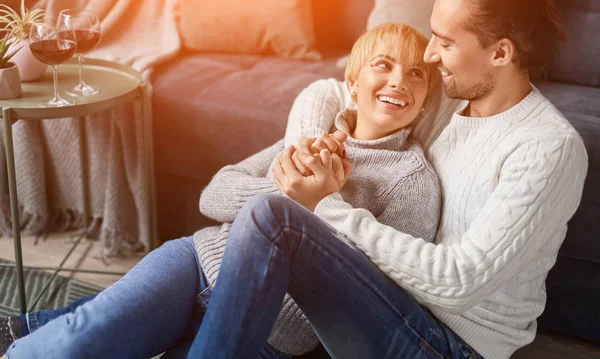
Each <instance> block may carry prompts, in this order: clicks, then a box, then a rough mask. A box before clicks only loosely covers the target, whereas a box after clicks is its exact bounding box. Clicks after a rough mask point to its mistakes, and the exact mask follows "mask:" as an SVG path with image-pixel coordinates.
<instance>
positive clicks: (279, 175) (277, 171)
mask: <svg viewBox="0 0 600 359" xmlns="http://www.w3.org/2000/svg"><path fill="white" fill-rule="evenodd" d="M271 171H273V175H274V176H273V177H274V178H275V185H276V186H277V188H278V189H279V192H281V193H285V192H284V191H283V184H282V182H281V181H282V180H283V179H284V178H285V173H283V168H281V165H280V164H279V161H278V162H276V163H275V164H274V165H273V167H272V168H271Z"/></svg>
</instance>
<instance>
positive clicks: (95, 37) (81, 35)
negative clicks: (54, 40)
mask: <svg viewBox="0 0 600 359" xmlns="http://www.w3.org/2000/svg"><path fill="white" fill-rule="evenodd" d="M73 32H74V33H75V38H76V39H75V41H76V42H77V49H76V50H75V53H77V54H84V53H86V52H88V51H90V50H93V49H94V47H96V45H98V43H99V42H100V32H99V31H92V30H73ZM61 34H62V32H61V33H59V37H61V36H60V35H61ZM65 37H67V38H68V37H69V35H67V36H65Z"/></svg>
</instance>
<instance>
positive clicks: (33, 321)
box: [18, 294, 97, 336]
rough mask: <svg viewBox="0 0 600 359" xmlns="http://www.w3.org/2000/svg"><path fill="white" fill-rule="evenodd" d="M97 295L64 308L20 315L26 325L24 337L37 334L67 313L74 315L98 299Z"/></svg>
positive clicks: (84, 298)
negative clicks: (37, 331)
mask: <svg viewBox="0 0 600 359" xmlns="http://www.w3.org/2000/svg"><path fill="white" fill-rule="evenodd" d="M96 295H97V294H94V295H90V296H87V297H83V298H79V299H77V300H76V301H74V302H73V303H69V304H67V305H66V306H64V307H62V308H57V309H44V310H38V311H37V312H31V313H27V314H21V315H19V317H18V318H19V319H21V320H23V323H24V324H25V332H24V333H23V334H24V335H22V336H25V335H29V334H31V333H33V332H35V331H36V330H38V329H39V328H41V327H43V326H44V325H46V324H48V322H50V321H52V320H54V319H56V318H58V317H60V316H61V315H64V314H67V313H73V312H74V311H75V309H77V308H79V307H80V306H82V305H84V304H85V303H87V302H89V301H90V300H92V299H94V298H96Z"/></svg>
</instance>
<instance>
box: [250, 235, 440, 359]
mask: <svg viewBox="0 0 600 359" xmlns="http://www.w3.org/2000/svg"><path fill="white" fill-rule="evenodd" d="M286 229H288V230H290V231H294V232H296V233H297V234H300V236H306V237H308V238H310V239H311V243H313V244H314V245H317V246H319V247H320V249H322V250H323V251H325V252H327V254H328V255H329V256H330V257H332V258H335V260H337V261H338V262H339V263H341V264H342V265H344V266H345V267H346V268H347V269H354V267H353V266H351V265H350V264H349V263H347V262H346V261H344V260H343V258H338V257H337V255H335V256H334V255H333V252H331V251H330V250H329V249H328V248H326V247H325V246H323V245H321V244H319V242H318V241H317V240H316V238H314V237H313V236H312V235H310V234H309V233H308V232H305V231H304V230H302V229H298V228H295V227H292V226H290V225H289V224H288V225H286V226H283V227H282V228H281V229H280V230H279V231H278V232H277V234H276V235H275V236H274V237H275V238H274V239H277V238H278V237H279V236H280V235H281V234H282V232H284V231H285V230H286ZM333 231H335V232H336V233H337V230H335V229H333ZM261 232H262V230H261ZM263 234H264V232H263ZM265 236H266V237H267V238H269V239H270V240H271V238H270V237H269V236H267V235H266V234H265ZM336 239H337V238H336ZM338 240H339V239H338ZM271 242H272V243H273V244H275V242H273V241H271ZM275 245H277V244H275ZM360 252H361V253H363V254H364V255H365V256H366V254H365V253H364V252H363V251H362V250H361V251H360ZM367 259H368V257H367ZM349 272H351V273H353V274H354V275H355V276H356V277H357V279H358V280H360V281H361V282H363V283H364V284H365V286H366V287H367V288H369V289H370V290H371V291H372V292H373V293H375V294H376V295H377V296H378V297H379V298H380V299H382V300H383V301H384V302H385V303H386V304H387V305H388V307H389V308H390V309H392V311H393V312H395V313H396V315H398V316H399V317H400V318H402V320H403V321H404V323H405V324H406V326H407V327H408V328H410V330H411V331H412V332H413V333H414V334H415V335H416V336H417V337H418V338H419V339H420V340H422V341H424V342H427V340H425V338H423V337H422V336H421V334H420V333H419V332H417V331H416V330H415V329H414V328H413V327H412V325H410V323H409V321H408V320H407V319H406V317H405V316H404V315H403V314H402V313H401V312H400V311H399V310H397V308H396V307H395V306H394V305H393V304H392V303H391V302H390V300H389V299H388V298H387V297H386V296H385V295H383V293H381V292H380V291H379V290H377V289H376V288H375V287H373V286H371V284H370V283H369V281H368V280H366V278H364V277H363V276H362V275H359V273H357V272H356V271H354V270H349ZM384 275H385V274H384ZM396 285H397V284H396ZM399 288H400V289H402V290H404V289H403V288H402V287H399ZM406 294H407V295H408V296H410V294H409V293H406ZM411 298H412V297H411ZM413 300H414V299H413ZM421 310H422V309H421ZM428 346H429V347H430V349H431V350H433V351H434V352H435V353H437V354H438V355H439V356H440V357H441V358H443V355H442V354H440V353H438V352H437V350H435V349H434V348H433V347H431V346H430V345H429V343H428Z"/></svg>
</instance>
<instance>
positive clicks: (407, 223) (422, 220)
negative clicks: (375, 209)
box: [377, 164, 442, 242]
mask: <svg viewBox="0 0 600 359" xmlns="http://www.w3.org/2000/svg"><path fill="white" fill-rule="evenodd" d="M441 201H442V194H441V190H440V183H439V181H438V178H437V175H436V174H435V172H434V171H433V168H431V167H429V166H428V164H424V165H423V166H422V167H421V168H420V169H419V170H417V171H415V172H413V173H412V174H411V175H410V176H405V177H402V178H400V179H399V180H398V182H396V183H394V185H393V187H392V188H391V191H390V193H389V194H388V195H386V196H385V199H384V207H385V209H384V210H383V212H382V213H381V214H380V215H378V216H377V221H378V222H380V223H383V224H386V225H389V226H390V227H392V228H394V229H396V230H398V231H402V232H404V233H407V234H410V235H411V236H413V237H417V238H422V239H423V240H424V241H425V242H433V240H434V239H435V234H436V232H437V228H438V224H439V220H440V211H441Z"/></svg>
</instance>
